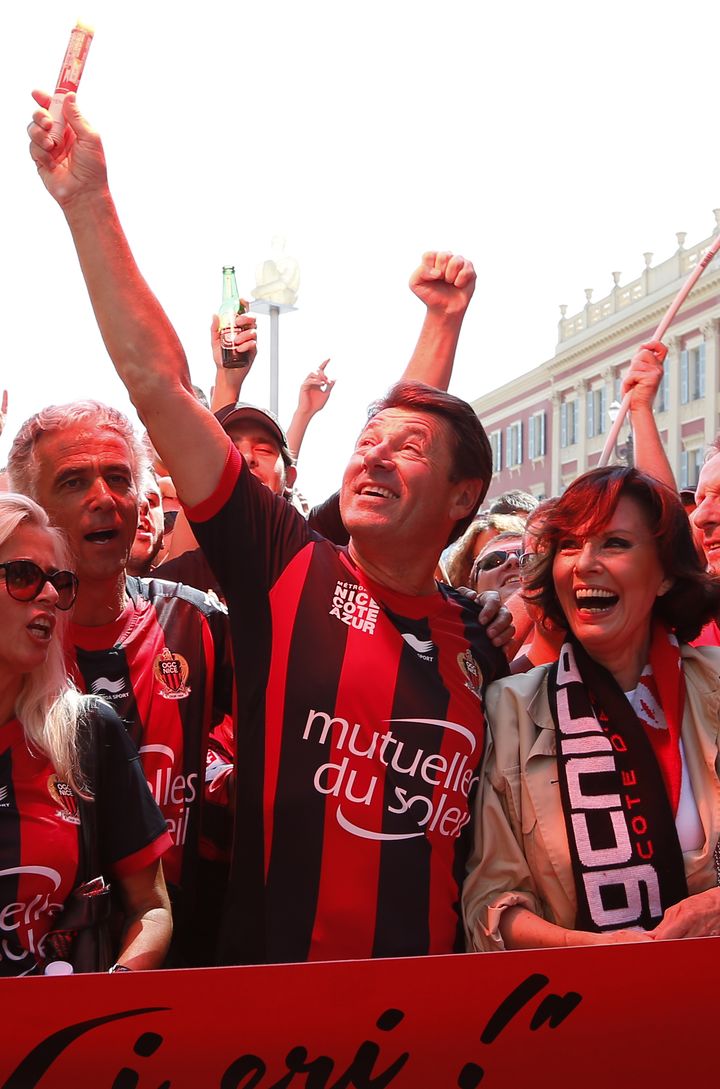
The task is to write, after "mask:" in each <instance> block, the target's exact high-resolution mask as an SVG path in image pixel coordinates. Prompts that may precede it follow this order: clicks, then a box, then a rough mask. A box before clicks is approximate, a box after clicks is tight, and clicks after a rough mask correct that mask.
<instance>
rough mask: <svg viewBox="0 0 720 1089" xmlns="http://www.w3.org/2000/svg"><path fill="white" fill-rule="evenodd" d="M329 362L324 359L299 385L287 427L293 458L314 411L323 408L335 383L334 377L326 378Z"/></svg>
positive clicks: (295, 456)
mask: <svg viewBox="0 0 720 1089" xmlns="http://www.w3.org/2000/svg"><path fill="white" fill-rule="evenodd" d="M329 362H330V360H329V359H324V360H323V361H322V363H321V364H320V366H319V367H318V368H317V370H314V371H310V374H309V375H308V376H307V378H304V379H303V381H302V384H301V386H300V392H299V394H298V403H297V408H296V409H295V412H294V413H293V418H292V420H291V421H290V426H289V427H288V429H287V440H288V446H289V448H290V453H291V454H292V456H293V457H294V458H295V460H297V457H298V454H299V453H300V447H301V446H302V442H303V439H304V438H305V432H306V431H307V428H308V424H309V423H310V421H311V420H312V418H313V416H315V415H316V413H318V412H321V411H322V410H323V409H324V408H325V405H326V404H327V403H328V398H329V396H330V394H331V393H332V390H333V386H334V385H335V379H334V378H328V376H327V375H326V374H325V368H326V367H327V365H328V363H329Z"/></svg>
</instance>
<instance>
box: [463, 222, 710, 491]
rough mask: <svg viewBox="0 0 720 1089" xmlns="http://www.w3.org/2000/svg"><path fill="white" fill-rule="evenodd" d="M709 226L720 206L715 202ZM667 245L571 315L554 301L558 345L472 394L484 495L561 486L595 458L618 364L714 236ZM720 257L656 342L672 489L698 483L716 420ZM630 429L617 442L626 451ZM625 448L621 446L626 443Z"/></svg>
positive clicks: (616, 396)
mask: <svg viewBox="0 0 720 1089" xmlns="http://www.w3.org/2000/svg"><path fill="white" fill-rule="evenodd" d="M714 214H715V223H716V228H715V229H716V230H717V229H720V209H715V213H714ZM676 237H677V249H676V251H675V253H674V254H673V255H672V256H671V257H669V258H668V259H667V260H665V261H663V262H662V263H661V264H658V265H655V266H653V264H652V259H653V254H651V253H646V254H645V255H644V257H645V268H644V269H643V271H642V273H641V274H640V276H639V277H638V278H637V279H636V280H633V281H632V282H631V283H629V284H627V285H625V286H621V285H620V283H619V280H620V274H619V273H613V281H614V286H613V288H612V290H611V291H610V293H609V294H608V295H606V296H605V298H603V299H600V300H598V301H597V302H593V301H592V294H593V292H592V291H591V290H590V289H588V290H586V292H585V294H586V297H587V302H586V304H585V306H584V308H583V309H582V310H581V311H580V312H579V313H578V314H573V315H571V316H569V317H568V316H567V314H566V309H567V308H566V307H564V306H561V308H560V311H561V315H562V316H561V319H560V322H559V323H558V344H557V348H556V350H555V355H554V356H553V357H552V359H549V360H547V362H545V363H541V364H540V366H538V367H535V368H534V369H533V370H531V371H528V372H527V373H526V374H523V375H521V376H520V377H519V378H516V379H514V380H513V381H511V382H508V383H507V384H506V385H504V386H501V387H500V388H499V389H496V390H493V392H492V393H488V394H486V395H485V396H483V397H479V398H478V399H477V400H476V401H474V402H473V408H474V409H475V411H476V412H477V414H478V416H479V417H480V419H481V420H482V422H483V424H484V426H485V430H486V431H487V433H488V436H489V438H490V442H491V444H492V447H493V466H494V473H493V479H492V483H491V486H490V491H489V493H488V498H489V499H492V498H493V497H495V496H497V495H499V494H500V493H501V492H504V491H507V490H509V489H511V488H521V489H523V490H524V491H528V492H531V493H532V494H533V495H536V496H538V498H540V497H543V496H547V495H556V494H558V493H560V492H561V491H562V490H563V489H564V488H565V487H566V486H567V485H568V484H569V483H570V481H571V480H573V479H574V478H575V477H576V476H578V475H579V474H580V473H582V472H584V471H585V470H586V469H591V468H592V467H593V466H594V465H595V464H596V463H597V460H598V458H599V455H600V452H601V450H602V448H603V445H604V443H605V438H606V435H607V432H608V430H609V427H610V416H609V408H610V406H611V404H612V402H614V401H619V400H620V384H621V381H622V375H623V372H624V371H625V370H626V368H627V366H628V365H629V363H630V359H631V358H632V356H633V354H634V353H635V351H636V350H637V348H638V347H639V346H640V345H641V344H642V343H643V342H644V341H646V340H649V339H651V338H652V336H653V334H654V332H655V329H656V328H657V326H658V324H659V322H660V320H661V318H662V317H663V315H664V314H665V312H666V311H667V309H668V307H669V305H670V303H671V302H672V300H673V299H674V297H675V296H676V295H677V293H678V291H679V290H680V288H681V287H682V285H683V283H684V282H685V281H686V280H687V277H688V276H689V274H690V272H691V270H692V269H693V268H694V267H695V265H696V264H697V262H698V260H699V259H700V258H701V257H702V255H703V253H704V252H705V250H706V249H707V248H708V246H709V244H710V243H711V241H712V240H713V238H714V233H713V235H711V236H709V237H708V238H705V239H703V240H702V241H701V242H698V243H697V244H695V245H693V246H691V247H689V248H686V247H685V234H684V233H683V232H680V233H678V235H677V236H676ZM719 319H720V258H717V257H716V258H715V260H713V262H712V263H711V264H710V265H709V266H708V268H707V269H705V271H704V272H703V273H702V275H701V277H700V279H699V280H698V282H697V283H696V285H695V287H694V288H693V290H692V293H691V294H690V296H689V298H688V299H687V300H686V302H685V303H684V305H683V307H682V308H681V310H680V312H679V313H678V315H677V316H676V318H675V320H674V321H673V323H672V325H671V326H670V329H669V331H668V333H667V334H666V335H665V337H664V338H663V339H664V343H665V344H666V345H667V346H668V349H669V351H668V356H667V359H666V361H665V377H664V379H663V383H662V386H661V388H660V390H659V392H658V396H657V400H656V404H655V413H656V417H657V423H658V428H659V430H660V433H661V435H662V438H663V442H664V444H665V448H666V450H667V453H668V457H669V459H670V464H671V465H672V468H673V472H674V473H675V478H676V480H677V482H678V486H679V487H687V486H693V485H695V484H696V483H697V478H698V473H699V470H700V466H701V464H702V460H703V456H704V452H705V448H706V446H707V444H708V443H709V441H710V440H711V439H712V438H713V437H714V436H715V434H716V433H717V431H718V429H719V427H720V418H719V415H718V410H719V408H720V392H719V385H720V376H719V373H718V372H719V361H718V335H719V327H720V320H719ZM629 434H630V432H629V428H628V427H627V426H625V427H623V428H622V429H621V432H620V436H619V441H618V444H617V446H616V454H617V456H618V457H619V458H620V459H623V458H624V459H627V457H628V454H630V456H632V454H631V450H632V445H631V442H630V443H628V441H627V440H628V436H629ZM628 446H630V451H628Z"/></svg>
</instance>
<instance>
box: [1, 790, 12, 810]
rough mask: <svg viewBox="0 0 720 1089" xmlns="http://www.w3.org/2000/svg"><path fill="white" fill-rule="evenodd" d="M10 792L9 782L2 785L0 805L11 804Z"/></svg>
mask: <svg viewBox="0 0 720 1089" xmlns="http://www.w3.org/2000/svg"><path fill="white" fill-rule="evenodd" d="M9 793H10V788H9V787H8V785H7V784H5V786H0V805H2V806H4V807H6V808H7V806H9V805H10V802H9V801H8V794H9Z"/></svg>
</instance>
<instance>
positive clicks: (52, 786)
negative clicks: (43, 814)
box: [47, 772, 80, 824]
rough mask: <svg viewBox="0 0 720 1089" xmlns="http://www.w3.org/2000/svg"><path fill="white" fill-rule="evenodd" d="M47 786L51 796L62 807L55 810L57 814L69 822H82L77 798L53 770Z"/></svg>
mask: <svg viewBox="0 0 720 1089" xmlns="http://www.w3.org/2000/svg"><path fill="white" fill-rule="evenodd" d="M47 788H48V793H49V795H50V797H51V798H52V799H53V800H54V801H55V802H56V803H57V804H58V806H59V807H60V808H59V809H56V810H55V816H56V817H60V818H61V820H64V821H67V822H68V824H80V814H79V813H78V802H77V798H76V797H75V795H74V794H73V792H72V790H71V788H70V787H69V786H68V784H67V783H65V782H63V780H62V779H59V778H58V776H57V775H56V774H55V773H54V772H53V774H52V775H51V776H50V778H49V779H48V781H47Z"/></svg>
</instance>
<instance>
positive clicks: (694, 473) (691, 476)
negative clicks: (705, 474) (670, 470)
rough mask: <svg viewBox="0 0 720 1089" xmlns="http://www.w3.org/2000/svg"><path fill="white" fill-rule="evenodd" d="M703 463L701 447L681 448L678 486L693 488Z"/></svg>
mask: <svg viewBox="0 0 720 1089" xmlns="http://www.w3.org/2000/svg"><path fill="white" fill-rule="evenodd" d="M702 464H703V448H702V446H696V447H695V449H694V450H683V451H682V452H681V454H680V487H681V488H694V487H696V486H697V482H698V477H699V476H700V470H701V469H702Z"/></svg>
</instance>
